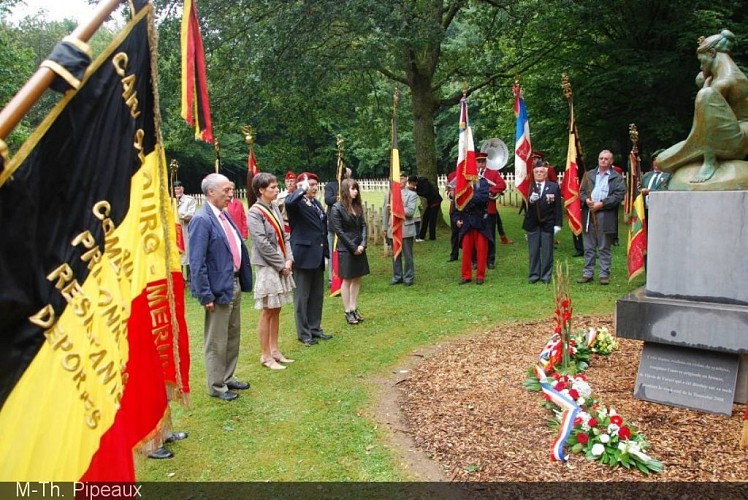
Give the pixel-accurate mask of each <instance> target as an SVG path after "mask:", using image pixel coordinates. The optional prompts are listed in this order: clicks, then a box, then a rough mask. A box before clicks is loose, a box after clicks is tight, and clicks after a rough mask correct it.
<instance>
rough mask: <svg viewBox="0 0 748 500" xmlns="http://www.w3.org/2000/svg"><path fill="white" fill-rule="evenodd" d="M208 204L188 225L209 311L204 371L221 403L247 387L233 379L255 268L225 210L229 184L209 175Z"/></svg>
mask: <svg viewBox="0 0 748 500" xmlns="http://www.w3.org/2000/svg"><path fill="white" fill-rule="evenodd" d="M201 187H202V191H203V194H205V198H206V203H205V204H204V205H203V206H202V208H201V209H200V210H198V211H197V213H196V214H195V216H194V217H193V218H192V220H191V221H190V224H189V232H190V268H191V270H192V281H191V283H190V288H191V289H192V295H193V296H195V297H196V298H197V299H198V300H199V301H200V304H201V305H202V306H203V307H205V372H206V375H207V379H208V394H210V395H211V396H213V397H215V398H218V399H221V400H223V401H233V400H234V399H236V398H238V397H239V395H238V394H237V393H235V392H231V391H232V390H244V389H249V384H248V383H246V382H240V381H239V380H237V379H236V378H235V377H234V370H236V364H237V360H238V359H239V337H240V334H241V326H242V325H241V304H242V292H243V291H244V292H249V291H251V290H252V268H251V267H250V264H249V254H248V252H247V247H245V246H244V242H243V241H242V238H241V235H240V234H239V229H238V228H237V227H236V226H235V225H234V223H233V222H232V221H231V217H229V216H228V214H227V212H226V207H227V206H228V203H229V199H230V198H231V194H232V191H233V187H232V184H231V181H229V180H228V179H227V178H226V177H224V176H223V175H221V174H210V175H208V176H207V177H205V179H203V182H202V185H201Z"/></svg>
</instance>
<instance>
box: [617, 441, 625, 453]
mask: <svg viewBox="0 0 748 500" xmlns="http://www.w3.org/2000/svg"><path fill="white" fill-rule="evenodd" d="M618 451H622V452H624V453H625V452H626V443H624V442H623V441H622V442H620V443H618Z"/></svg>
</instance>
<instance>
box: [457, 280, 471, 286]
mask: <svg viewBox="0 0 748 500" xmlns="http://www.w3.org/2000/svg"><path fill="white" fill-rule="evenodd" d="M459 283H460V285H464V284H466V283H470V280H466V279H465V278H463V279H461V280H460V282H459Z"/></svg>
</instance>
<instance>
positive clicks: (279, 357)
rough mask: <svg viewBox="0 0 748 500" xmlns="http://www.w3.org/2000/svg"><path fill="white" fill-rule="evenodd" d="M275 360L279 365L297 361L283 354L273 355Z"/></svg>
mask: <svg viewBox="0 0 748 500" xmlns="http://www.w3.org/2000/svg"><path fill="white" fill-rule="evenodd" d="M273 359H274V360H276V361H277V362H279V363H293V362H294V361H296V360H295V359H288V358H287V357H285V356H284V355H283V354H281V353H278V354H273Z"/></svg>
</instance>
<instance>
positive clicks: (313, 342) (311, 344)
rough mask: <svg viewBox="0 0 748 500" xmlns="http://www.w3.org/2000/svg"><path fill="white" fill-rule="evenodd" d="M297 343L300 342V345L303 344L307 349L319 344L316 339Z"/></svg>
mask: <svg viewBox="0 0 748 500" xmlns="http://www.w3.org/2000/svg"><path fill="white" fill-rule="evenodd" d="M299 342H301V343H302V344H304V345H305V346H307V347H312V346H313V345H317V344H319V342H318V341H317V339H304V340H299Z"/></svg>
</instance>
